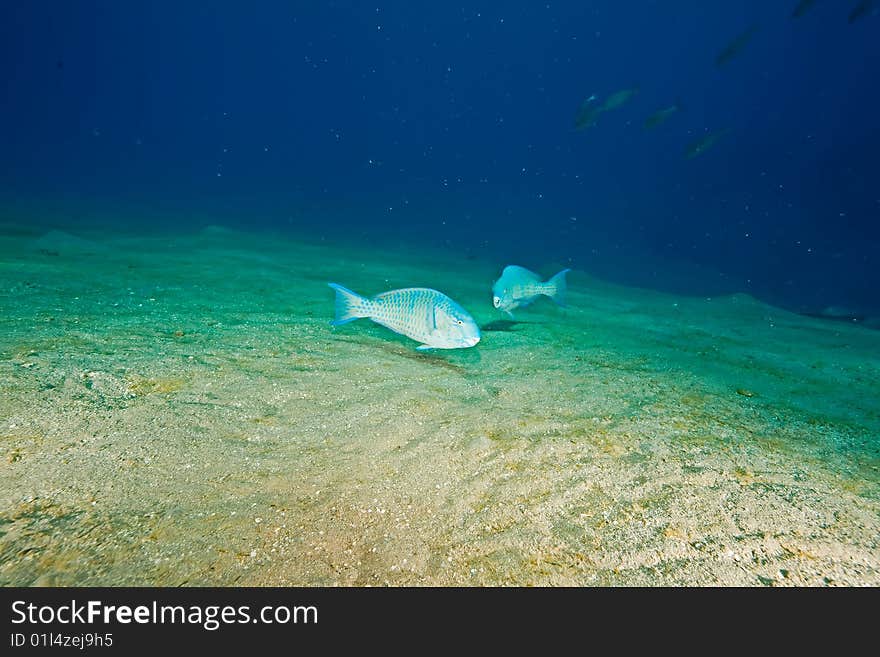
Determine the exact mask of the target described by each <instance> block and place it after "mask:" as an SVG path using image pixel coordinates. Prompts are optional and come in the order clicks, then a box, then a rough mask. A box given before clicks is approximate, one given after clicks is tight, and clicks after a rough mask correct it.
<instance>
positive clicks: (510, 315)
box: [504, 310, 516, 319]
mask: <svg viewBox="0 0 880 657" xmlns="http://www.w3.org/2000/svg"><path fill="white" fill-rule="evenodd" d="M504 312H506V313H507V314H508V316H509V317H510V319H516V317H514V316H513V313H512V312H510V311H509V310H505V311H504Z"/></svg>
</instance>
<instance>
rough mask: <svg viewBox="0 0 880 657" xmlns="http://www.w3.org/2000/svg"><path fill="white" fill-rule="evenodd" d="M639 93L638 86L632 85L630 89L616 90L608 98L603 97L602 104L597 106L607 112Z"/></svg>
mask: <svg viewBox="0 0 880 657" xmlns="http://www.w3.org/2000/svg"><path fill="white" fill-rule="evenodd" d="M637 93H639V88H638V87H632V88H631V89H621V90H620V91H616V92H614V93H613V94H611V95H610V96H608V98H606V99H605V102H603V103H602V106H601V107H600V108H599V109H600V110H601V111H603V112H607V111H609V110H613V109H617V108H618V107H620V106H621V105H623V104H624V103H625V102H627V101H628V100H629V99H630V98H632V97H633V96H635V95H636V94H637Z"/></svg>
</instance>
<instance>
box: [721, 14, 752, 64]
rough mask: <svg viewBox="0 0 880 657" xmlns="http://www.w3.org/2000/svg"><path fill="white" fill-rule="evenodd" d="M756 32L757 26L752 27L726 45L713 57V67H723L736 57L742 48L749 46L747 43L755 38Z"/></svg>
mask: <svg viewBox="0 0 880 657" xmlns="http://www.w3.org/2000/svg"><path fill="white" fill-rule="evenodd" d="M757 31H758V26H757V24H755V25H752V26H751V27H750V28H749V29H747V30H746V31H745V32H743V33H742V34H740V35H739V36H738V37H736V38H735V39H734V40H733V41H731V42H730V43H728V44H727V45H726V46H725V47H724V49H723V50H721V52H719V53H718V54H717V55H716V56H715V66H724V65H725V64H726V63H727V62H729V61H730V60H731V59H733V58H734V57H736V56H737V55H738V54H739V53H740V52H741V51H742V49H743V48H745V47H746V46H747V45H749V42H750V41H751V40H752V38H753V37H754V36H755V33H756V32H757Z"/></svg>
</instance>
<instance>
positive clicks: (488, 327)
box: [0, 227, 880, 586]
mask: <svg viewBox="0 0 880 657" xmlns="http://www.w3.org/2000/svg"><path fill="white" fill-rule="evenodd" d="M504 264H508V263H503V262H495V263H490V262H483V261H480V260H479V259H475V260H467V259H457V258H456V257H455V254H453V253H449V252H445V253H444V252H442V251H425V252H423V253H422V252H415V251H412V250H405V249H390V248H386V249H382V248H381V247H380V248H376V247H374V245H369V248H364V247H363V246H361V247H360V248H358V247H357V246H355V245H352V246H345V245H341V244H331V243H321V242H319V241H311V242H310V241H303V240H299V241H295V240H293V239H290V238H283V237H278V236H274V237H273V236H260V235H252V234H245V233H236V232H232V231H227V230H225V229H222V228H208V229H205V230H203V231H201V232H199V233H194V234H189V235H172V234H165V235H153V236H150V237H132V236H128V237H125V236H116V237H111V236H107V235H101V234H98V233H95V234H85V233H77V235H71V234H68V233H65V232H62V231H57V230H55V231H48V232H45V231H43V232H41V233H38V232H35V231H31V230H26V229H21V230H17V231H15V230H8V227H7V230H5V231H0V450H2V458H0V584H2V585H6V586H8V585H163V586H177V585H490V586H494V585H566V586H581V585H587V586H589V585H737V586H739V585H744V586H751V585H754V586H761V585H782V586H785V585H829V584H830V585H874V586H876V585H878V584H880V331H875V330H870V329H867V328H864V327H860V326H852V325H848V324H845V323H842V322H833V321H827V320H821V319H814V318H808V317H801V316H798V315H793V314H790V313H788V312H786V311H783V310H780V309H777V308H774V307H771V306H768V305H765V304H763V303H761V302H759V301H757V300H755V299H753V298H751V297H748V296H746V295H733V296H726V297H719V298H711V299H706V298H696V299H695V298H685V297H675V296H671V295H667V294H662V293H659V292H655V291H647V290H640V289H633V288H625V287H619V286H615V285H611V284H608V283H606V282H603V281H600V280H598V279H595V278H592V277H590V276H589V275H588V274H587V273H585V272H579V271H574V272H571V273H570V274H569V286H570V293H569V306H568V307H567V308H557V307H556V306H554V305H553V304H552V303H551V302H549V301H541V302H539V303H536V304H535V305H534V306H532V307H530V308H528V309H525V310H522V311H520V312H518V313H517V317H516V321H510V320H509V319H508V318H507V317H506V316H504V315H501V314H499V313H498V312H497V311H496V310H495V309H494V308H493V307H492V305H491V291H490V288H491V284H492V282H493V281H494V280H495V279H496V278H497V276H498V274H499V273H500V270H501V267H502V266H503V265H504ZM516 264H522V265H525V266H529V267H530V268H533V269H536V270H538V271H540V272H541V273H542V274H544V275H547V276H549V275H550V274H553V273H555V271H556V269H557V268H559V267H561V266H563V265H562V264H560V263H542V262H521V263H516ZM328 281H334V282H338V283H341V284H343V285H345V286H347V287H350V288H352V289H354V290H355V291H358V292H361V293H363V294H367V295H371V294H376V293H379V292H382V291H385V290H388V289H392V288H397V287H409V286H429V287H435V288H437V289H439V290H441V291H443V292H445V293H447V294H449V295H450V296H451V297H453V298H454V299H456V300H457V301H459V302H460V303H461V304H462V305H463V306H464V307H465V308H467V309H468V310H469V311H470V312H471V313H472V314H473V315H474V317H475V318H476V319H477V321H478V322H479V323H480V325H481V326H482V327H483V339H482V341H481V342H480V344H479V345H478V346H477V347H476V348H473V349H466V350H456V351H444V352H435V353H419V352H416V351H415V350H414V348H415V346H416V343H415V342H413V341H411V340H408V339H407V338H404V337H402V336H398V335H396V334H394V333H391V332H390V331H388V330H387V329H384V328H382V327H379V326H376V325H374V324H372V323H370V322H368V321H366V320H361V321H358V322H355V323H352V324H348V325H346V326H343V327H339V328H332V327H330V326H329V325H328V320H330V319H332V312H333V291H332V290H331V289H330V288H328V287H327V282H328Z"/></svg>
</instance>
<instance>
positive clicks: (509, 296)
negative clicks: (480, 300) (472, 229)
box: [492, 265, 571, 317]
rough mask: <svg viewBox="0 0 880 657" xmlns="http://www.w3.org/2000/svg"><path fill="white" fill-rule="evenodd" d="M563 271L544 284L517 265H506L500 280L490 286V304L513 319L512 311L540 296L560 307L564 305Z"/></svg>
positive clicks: (533, 273)
mask: <svg viewBox="0 0 880 657" xmlns="http://www.w3.org/2000/svg"><path fill="white" fill-rule="evenodd" d="M570 271H571V270H570V269H563V270H562V271H561V272H559V273H558V274H556V275H555V276H553V277H552V278H551V279H550V280H548V281H546V282H542V281H541V277H540V276H538V275H537V274H536V273H535V272H533V271H529V270H528V269H526V268H525V267H519V266H518V265H508V266H507V267H505V268H504V271H502V272H501V278H499V279H498V280H497V281H495V285H493V286H492V295H493V296H492V304H493V305H494V306H495V307H496V308H498V310H503V311H504V312H506V313H507V314H508V315H510V316H511V317H513V313H512V312H511V311H512V310H515V309H516V308H522V307H523V306H527V305H529V304H530V303H532V302H533V301H534V300H535V299H537V298H538V297H539V296H541V295H542V294H543V295H545V296H548V297H550V298H551V299H553V300H554V301H555V302H556V303H558V304H559V305H560V306H561V305H564V304H565V290H566V284H565V274H566V273H568V272H570Z"/></svg>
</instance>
